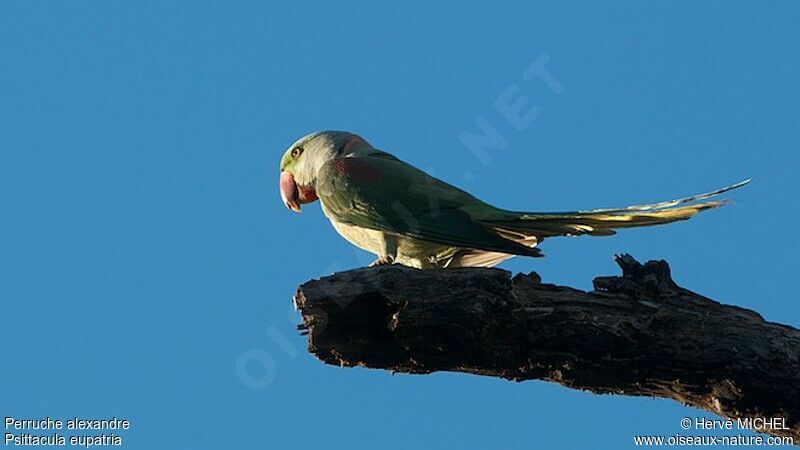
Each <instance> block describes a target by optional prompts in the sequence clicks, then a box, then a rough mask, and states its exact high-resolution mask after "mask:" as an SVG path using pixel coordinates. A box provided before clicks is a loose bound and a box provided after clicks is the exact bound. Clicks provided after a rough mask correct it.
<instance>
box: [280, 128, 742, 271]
mask: <svg viewBox="0 0 800 450" xmlns="http://www.w3.org/2000/svg"><path fill="white" fill-rule="evenodd" d="M749 181H750V180H747V181H744V182H741V183H738V184H735V185H733V186H729V187H726V188H723V189H719V190H716V191H713V192H709V193H707V194H702V195H695V196H692V197H687V198H682V199H678V200H672V201H667V202H661V203H655V204H650V205H638V206H629V207H627V208H618V209H599V210H593V211H575V212H566V213H539V212H517V211H506V210H503V209H500V208H495V207H494V206H492V205H489V204H487V203H484V202H482V201H481V200H478V199H477V198H475V197H473V196H472V195H470V194H468V193H466V192H464V191H462V190H461V189H458V188H456V187H454V186H451V185H450V184H448V183H445V182H444V181H441V180H438V179H436V178H434V177H432V176H430V175H428V174H426V173H425V172H423V171H421V170H419V169H417V168H416V167H414V166H411V165H409V164H407V163H405V162H403V161H401V160H399V159H398V158H397V157H395V156H394V155H391V154H389V153H386V152H384V151H381V150H378V149H376V148H374V147H372V146H371V145H370V144H369V143H367V142H366V141H365V140H364V139H362V138H361V137H359V136H358V135H355V134H352V133H348V132H343V131H323V132H318V133H312V134H309V135H308V136H305V137H303V138H301V139H300V140H298V141H297V142H295V143H294V144H292V146H291V147H289V149H288V150H287V151H286V153H285V154H284V155H283V158H282V159H281V174H280V192H281V198H282V199H283V202H284V204H285V205H286V206H287V207H288V208H289V209H291V210H293V211H298V212H299V211H300V204H303V203H310V202H313V201H315V200H317V199H319V200H320V203H321V204H322V211H323V212H324V214H325V216H326V217H328V219H330V221H331V223H332V224H333V227H334V228H335V229H336V231H337V232H339V234H341V235H342V236H343V237H344V238H345V239H347V240H348V241H350V242H351V243H352V244H354V245H356V246H357V247H360V248H362V249H364V250H367V251H369V252H371V253H374V254H375V255H377V256H378V259H377V260H376V261H375V262H374V263H373V265H380V264H391V263H394V262H396V263H400V264H403V265H406V266H411V267H417V268H423V269H428V268H447V267H491V266H493V265H495V264H497V263H499V262H501V261H504V260H506V259H508V258H510V257H512V256H514V255H524V256H542V254H541V252H540V251H539V249H538V248H536V246H537V245H538V244H539V243H541V242H542V240H544V239H545V238H549V237H553V236H576V235H581V234H589V235H594V236H608V235H612V234H614V233H615V231H614V230H616V229H618V228H631V227H643V226H650V225H659V224H664V223H669V222H674V221H677V220H685V219H688V218H690V217H692V216H694V215H695V214H697V213H698V212H700V211H704V210H706V209H711V208H716V207H718V206H721V205H724V204H725V202H724V201H710V202H704V203H697V202H698V201H699V200H704V199H708V198H710V197H714V196H717V195H719V194H722V193H724V192H727V191H730V190H732V189H736V188H738V187H741V186H744V185H745V184H747V183H748V182H749Z"/></svg>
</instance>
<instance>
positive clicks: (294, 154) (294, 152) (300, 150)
mask: <svg viewBox="0 0 800 450" xmlns="http://www.w3.org/2000/svg"><path fill="white" fill-rule="evenodd" d="M301 153H303V147H295V148H294V149H293V150H292V158H297V157H298V156H300V154H301Z"/></svg>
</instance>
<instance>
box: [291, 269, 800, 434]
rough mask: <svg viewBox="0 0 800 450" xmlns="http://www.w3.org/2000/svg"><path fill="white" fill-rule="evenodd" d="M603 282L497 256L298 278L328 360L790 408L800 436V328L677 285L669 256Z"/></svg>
mask: <svg viewBox="0 0 800 450" xmlns="http://www.w3.org/2000/svg"><path fill="white" fill-rule="evenodd" d="M617 261H618V263H619V265H620V266H621V267H622V270H623V275H622V276H621V277H600V278H597V279H595V280H594V287H595V290H594V291H592V292H583V291H580V290H576V289H572V288H569V287H563V286H555V285H551V284H542V283H541V280H540V278H539V276H538V275H536V274H535V273H531V274H529V275H522V274H519V275H516V276H515V277H513V278H512V277H511V275H510V273H508V272H506V271H503V270H499V269H481V268H467V269H447V270H430V271H421V270H416V269H410V268H405V267H399V266H390V267H377V268H369V269H357V270H351V271H348V272H341V273H337V274H334V275H332V276H329V277H325V278H322V279H321V280H315V281H309V282H307V283H305V284H303V285H302V286H300V288H299V289H298V292H297V296H296V297H295V302H296V306H297V308H298V309H299V310H300V311H301V313H302V317H303V323H302V324H301V325H300V326H299V327H300V328H301V329H306V330H307V331H308V349H309V351H310V352H311V353H313V354H314V355H316V356H317V357H318V358H319V359H320V360H322V361H323V362H325V363H328V364H335V365H342V366H364V367H370V368H379V369H388V370H392V371H396V372H405V373H416V374H425V373H430V372H434V371H442V370H447V371H456V372H467V373H472V374H478V375H487V376H495V377H502V378H507V379H510V380H516V381H521V380H531V379H539V380H546V381H552V382H556V383H559V384H562V385H564V386H567V387H570V388H574V389H583V390H588V391H592V392H596V393H600V394H621V395H635V396H651V397H663V398H671V399H674V400H677V401H679V402H681V403H684V404H686V405H690V406H694V407H697V408H702V409H705V410H708V411H711V412H714V413H716V414H719V415H721V416H723V417H728V418H748V417H761V418H764V417H780V418H784V419H785V423H786V426H787V427H788V428H789V429H787V430H767V429H763V430H761V431H763V432H766V433H771V434H776V435H789V436H793V437H795V438H796V439H797V440H798V441H800V330H797V329H795V328H792V327H789V326H786V325H780V324H776V323H770V322H766V321H764V319H763V318H762V317H761V316H760V315H759V314H757V313H755V312H753V311H750V310H747V309H744V308H739V307H736V306H729V305H723V304H721V303H718V302H716V301H713V300H710V299H708V298H705V297H703V296H701V295H698V294H695V293H693V292H691V291H688V290H686V289H683V288H681V287H679V286H678V285H677V284H675V282H674V281H673V280H672V278H671V276H670V271H669V266H668V265H667V263H666V262H664V261H650V262H648V263H647V264H644V265H642V264H639V263H638V262H636V260H634V259H633V258H632V257H630V256H622V257H619V258H617Z"/></svg>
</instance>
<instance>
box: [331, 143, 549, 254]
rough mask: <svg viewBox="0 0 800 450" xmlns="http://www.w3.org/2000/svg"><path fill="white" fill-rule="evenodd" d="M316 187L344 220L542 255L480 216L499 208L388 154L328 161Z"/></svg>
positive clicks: (423, 237) (450, 241) (502, 250)
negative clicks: (502, 232) (478, 216)
mask: <svg viewBox="0 0 800 450" xmlns="http://www.w3.org/2000/svg"><path fill="white" fill-rule="evenodd" d="M316 190H317V196H318V197H319V198H320V200H321V201H322V203H323V206H324V208H325V210H326V212H327V214H329V215H331V216H332V218H333V219H335V220H336V221H339V222H342V223H346V224H349V225H355V226H358V227H363V228H370V229H375V230H381V231H384V232H387V233H389V234H394V235H399V236H403V237H407V238H412V239H419V240H424V241H429V242H434V243H438V244H443V245H448V246H453V247H462V248H472V249H478V250H485V251H492V252H500V253H508V254H515V255H526V256H541V253H540V251H539V250H538V249H536V248H531V247H528V246H526V245H523V244H521V243H517V242H515V241H514V240H511V239H507V238H505V237H504V236H502V235H500V234H499V233H498V232H497V231H496V230H495V229H494V227H493V226H491V225H487V224H484V223H481V222H479V221H476V220H475V219H474V217H476V214H475V212H476V211H477V212H485V213H486V214H489V215H493V214H495V213H496V212H498V210H497V209H495V208H493V207H492V206H491V205H488V204H486V203H484V202H481V201H480V200H478V199H477V198H475V197H473V196H472V195H470V194H468V193H467V192H464V191H462V190H460V189H458V188H456V187H454V186H452V185H450V184H447V183H445V182H443V181H441V180H438V179H436V178H434V177H432V176H430V175H428V174H426V173H425V172H423V171H421V170H419V169H417V168H415V167H414V166H411V165H409V164H407V163H405V162H403V161H400V160H399V159H397V158H396V157H394V156H392V155H391V154H389V153H386V152H382V151H379V150H375V151H374V152H370V153H369V154H366V155H359V156H348V157H338V158H334V159H332V160H330V161H328V162H326V163H325V164H324V165H323V166H322V167H321V168H320V170H319V172H318V174H317V184H316ZM479 215H480V214H479Z"/></svg>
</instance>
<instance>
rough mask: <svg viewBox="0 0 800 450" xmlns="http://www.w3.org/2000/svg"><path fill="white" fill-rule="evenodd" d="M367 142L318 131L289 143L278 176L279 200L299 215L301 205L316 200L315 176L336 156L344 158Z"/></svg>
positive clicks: (358, 138) (349, 134) (348, 134)
mask: <svg viewBox="0 0 800 450" xmlns="http://www.w3.org/2000/svg"><path fill="white" fill-rule="evenodd" d="M362 146H369V144H367V142H366V141H365V140H364V139H362V138H361V137H359V136H358V135H355V134H353V133H348V132H346V131H319V132H316V133H311V134H309V135H306V136H303V137H302V138H300V139H298V140H297V141H296V142H295V143H294V144H292V145H291V146H290V147H289V148H288V149H287V150H286V153H284V154H283V157H282V158H281V175H280V181H279V183H278V186H279V188H280V192H281V200H283V204H284V205H286V207H287V208H289V209H290V210H292V211H295V212H300V205H301V204H304V203H311V202H313V201H315V200H317V191H316V183H317V173H318V172H319V170H320V168H321V167H322V166H323V165H324V164H325V163H326V162H328V161H330V160H331V159H333V158H335V157H337V156H346V155H347V154H348V153H353V152H355V151H357V149H358V148H359V147H362Z"/></svg>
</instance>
